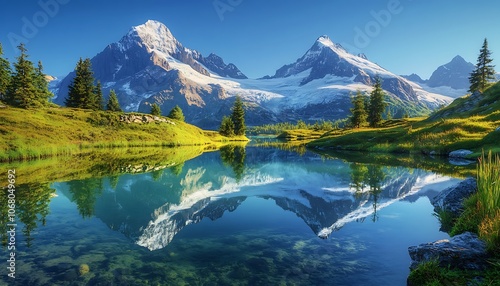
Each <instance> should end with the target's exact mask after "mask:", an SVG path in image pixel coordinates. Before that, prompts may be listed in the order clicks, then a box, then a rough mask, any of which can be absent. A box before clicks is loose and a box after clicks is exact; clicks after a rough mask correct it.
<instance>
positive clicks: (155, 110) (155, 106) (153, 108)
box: [151, 103, 161, 116]
mask: <svg viewBox="0 0 500 286" xmlns="http://www.w3.org/2000/svg"><path fill="white" fill-rule="evenodd" d="M151 115H154V116H161V108H160V106H159V105H158V104H156V103H153V104H152V105H151Z"/></svg>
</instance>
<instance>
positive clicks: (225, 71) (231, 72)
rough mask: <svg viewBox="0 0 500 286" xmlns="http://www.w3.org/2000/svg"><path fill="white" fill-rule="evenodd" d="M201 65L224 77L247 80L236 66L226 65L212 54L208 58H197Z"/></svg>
mask: <svg viewBox="0 0 500 286" xmlns="http://www.w3.org/2000/svg"><path fill="white" fill-rule="evenodd" d="M196 60H198V61H199V62H200V63H202V64H203V65H205V66H206V67H207V68H208V69H210V70H211V71H213V72H215V73H217V74H218V75H220V76H223V77H231V78H238V79H245V78H247V76H246V75H244V74H243V73H242V72H241V71H240V70H239V69H238V68H237V67H236V66H235V65H234V64H226V63H224V60H223V59H222V58H221V57H219V56H218V55H216V54H213V53H212V54H210V55H208V57H202V56H201V55H200V57H198V58H196Z"/></svg>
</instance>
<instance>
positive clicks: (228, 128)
mask: <svg viewBox="0 0 500 286" xmlns="http://www.w3.org/2000/svg"><path fill="white" fill-rule="evenodd" d="M219 133H220V134H221V135H223V136H226V137H232V136H234V123H233V121H232V120H231V118H230V117H228V116H224V117H223V118H222V122H221V124H220V128H219Z"/></svg>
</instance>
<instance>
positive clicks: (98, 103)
mask: <svg viewBox="0 0 500 286" xmlns="http://www.w3.org/2000/svg"><path fill="white" fill-rule="evenodd" d="M91 101H92V106H91V109H93V110H103V107H102V103H103V101H104V97H103V96H102V86H101V82H100V81H97V85H96V86H95V89H94V98H92V100H91Z"/></svg>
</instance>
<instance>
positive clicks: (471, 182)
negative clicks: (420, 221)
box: [431, 178, 477, 217]
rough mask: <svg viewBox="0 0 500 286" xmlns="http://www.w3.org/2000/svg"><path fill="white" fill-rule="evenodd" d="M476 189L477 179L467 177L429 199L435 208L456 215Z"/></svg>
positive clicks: (460, 211)
mask: <svg viewBox="0 0 500 286" xmlns="http://www.w3.org/2000/svg"><path fill="white" fill-rule="evenodd" d="M476 191H477V181H476V179H474V178H467V179H465V180H464V181H462V182H460V183H459V184H458V185H456V186H454V187H451V188H448V189H445V190H443V191H442V192H440V193H439V194H438V195H437V196H436V197H434V198H433V199H432V201H431V203H432V205H433V206H434V208H435V209H436V210H442V211H447V212H451V213H453V215H454V216H456V217H458V216H459V215H460V214H461V213H462V211H463V202H464V200H465V199H467V198H468V197H470V196H471V195H472V194H474V193H475V192H476Z"/></svg>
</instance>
